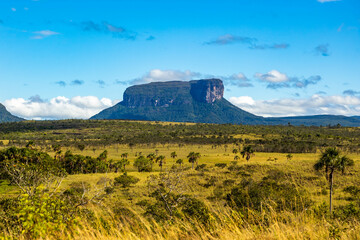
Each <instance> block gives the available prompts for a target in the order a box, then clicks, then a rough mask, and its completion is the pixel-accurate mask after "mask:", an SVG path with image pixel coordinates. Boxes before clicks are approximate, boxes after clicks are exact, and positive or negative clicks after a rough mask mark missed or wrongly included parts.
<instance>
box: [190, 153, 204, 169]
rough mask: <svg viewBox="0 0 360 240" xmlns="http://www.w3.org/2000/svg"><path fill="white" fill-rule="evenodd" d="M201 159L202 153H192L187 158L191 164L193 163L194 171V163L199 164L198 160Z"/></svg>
mask: <svg viewBox="0 0 360 240" xmlns="http://www.w3.org/2000/svg"><path fill="white" fill-rule="evenodd" d="M200 157H201V155H200V153H196V152H190V153H189V155H188V156H187V158H188V159H189V162H190V163H192V169H194V163H196V164H197V161H198V159H199V158H200Z"/></svg>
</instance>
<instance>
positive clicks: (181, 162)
mask: <svg viewBox="0 0 360 240" xmlns="http://www.w3.org/2000/svg"><path fill="white" fill-rule="evenodd" d="M183 162H184V161H183V160H182V159H181V158H180V159H178V160H176V163H177V164H179V165H180V167H181V166H182V164H183Z"/></svg>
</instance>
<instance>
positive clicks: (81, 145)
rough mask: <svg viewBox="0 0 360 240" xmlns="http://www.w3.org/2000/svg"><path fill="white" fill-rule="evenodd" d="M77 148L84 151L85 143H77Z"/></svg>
mask: <svg viewBox="0 0 360 240" xmlns="http://www.w3.org/2000/svg"><path fill="white" fill-rule="evenodd" d="M77 148H78V149H79V150H80V151H81V152H82V151H84V149H85V144H83V143H79V144H78V145H77Z"/></svg>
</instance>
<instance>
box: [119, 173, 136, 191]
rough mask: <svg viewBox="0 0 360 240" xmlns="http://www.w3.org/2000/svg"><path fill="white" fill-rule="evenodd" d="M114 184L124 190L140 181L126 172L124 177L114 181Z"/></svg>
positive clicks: (121, 176)
mask: <svg viewBox="0 0 360 240" xmlns="http://www.w3.org/2000/svg"><path fill="white" fill-rule="evenodd" d="M114 181H115V182H114V184H115V186H116V185H121V187H123V188H127V187H130V186H131V185H133V184H136V183H138V182H139V181H140V179H139V178H137V177H134V176H129V175H127V173H126V172H125V173H124V174H123V175H120V176H119V177H116V178H115V179H114Z"/></svg>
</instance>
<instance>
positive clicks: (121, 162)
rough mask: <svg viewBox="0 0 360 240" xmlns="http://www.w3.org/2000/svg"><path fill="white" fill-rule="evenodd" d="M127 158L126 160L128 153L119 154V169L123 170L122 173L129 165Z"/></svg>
mask: <svg viewBox="0 0 360 240" xmlns="http://www.w3.org/2000/svg"><path fill="white" fill-rule="evenodd" d="M127 158H128V153H122V154H121V160H120V162H119V164H120V165H121V168H122V169H123V171H126V165H129V164H130V162H129V160H128V159H127Z"/></svg>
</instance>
